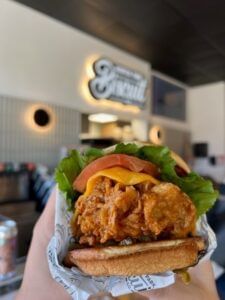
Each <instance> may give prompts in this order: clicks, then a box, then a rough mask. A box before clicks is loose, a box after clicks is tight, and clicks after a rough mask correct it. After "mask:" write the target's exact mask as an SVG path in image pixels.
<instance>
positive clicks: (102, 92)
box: [88, 58, 147, 108]
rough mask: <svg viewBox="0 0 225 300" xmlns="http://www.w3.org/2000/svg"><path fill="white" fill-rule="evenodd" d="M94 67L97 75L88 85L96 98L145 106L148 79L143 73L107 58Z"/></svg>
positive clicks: (100, 60)
mask: <svg viewBox="0 0 225 300" xmlns="http://www.w3.org/2000/svg"><path fill="white" fill-rule="evenodd" d="M93 69H94V72H95V77H94V78H93V79H91V80H90V81H89V83H88V85H89V89H90V92H91V94H92V96H93V97H94V98H95V99H98V100H99V99H108V100H111V101H116V102H120V103H123V104H129V105H135V106H139V107H141V108H143V107H144V105H145V101H146V98H145V92H146V87H147V80H146V79H145V78H144V76H143V75H141V74H139V73H137V72H134V71H132V70H129V69H127V68H125V67H123V66H119V65H116V64H114V63H113V62H111V61H110V60H109V59H105V58H102V59H99V60H97V61H96V62H95V63H94V65H93Z"/></svg>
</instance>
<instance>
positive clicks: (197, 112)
mask: <svg viewBox="0 0 225 300" xmlns="http://www.w3.org/2000/svg"><path fill="white" fill-rule="evenodd" d="M188 121H189V124H190V129H191V133H192V141H193V142H208V143H209V154H210V155H223V154H225V84H224V82H218V83H213V84H207V85H202V86H198V87H193V88H190V89H189V91H188Z"/></svg>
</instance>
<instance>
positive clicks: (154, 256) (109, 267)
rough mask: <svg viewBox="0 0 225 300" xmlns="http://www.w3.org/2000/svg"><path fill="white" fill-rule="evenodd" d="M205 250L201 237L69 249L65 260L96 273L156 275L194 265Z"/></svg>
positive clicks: (91, 273)
mask: <svg viewBox="0 0 225 300" xmlns="http://www.w3.org/2000/svg"><path fill="white" fill-rule="evenodd" d="M203 250H205V242H204V240H203V239H202V238H201V237H193V238H187V239H179V240H166V241H156V242H151V243H140V244H134V245H129V246H111V247H102V248H85V249H77V250H73V251H70V252H68V254H67V256H66V258H65V260H64V263H65V265H66V266H68V267H72V266H74V265H76V266H78V267H79V268H80V269H81V270H82V271H83V272H84V273H86V274H89V275H94V276H110V275H121V276H131V275H134V276H135V275H142V274H155V273H161V272H166V271H172V270H177V269H183V268H186V267H189V266H192V265H194V264H196V263H197V262H198V258H199V253H200V252H201V251H203Z"/></svg>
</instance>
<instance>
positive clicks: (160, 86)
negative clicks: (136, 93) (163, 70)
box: [152, 76, 186, 121]
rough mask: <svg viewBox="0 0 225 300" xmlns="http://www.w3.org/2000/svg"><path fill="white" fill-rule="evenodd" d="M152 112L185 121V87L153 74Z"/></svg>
mask: <svg viewBox="0 0 225 300" xmlns="http://www.w3.org/2000/svg"><path fill="white" fill-rule="evenodd" d="M152 113H153V114H155V115H159V116H163V117H167V118H172V119H176V120H179V121H185V120H186V91H185V89H184V88H181V87H180V86H177V85H175V84H173V83H171V82H168V81H165V80H163V79H161V78H159V77H156V76H153V97H152Z"/></svg>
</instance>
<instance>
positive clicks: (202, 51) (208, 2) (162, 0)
mask: <svg viewBox="0 0 225 300" xmlns="http://www.w3.org/2000/svg"><path fill="white" fill-rule="evenodd" d="M17 1H18V2H21V3H23V4H25V5H28V6H30V7H32V8H34V9H37V10H39V11H41V12H43V13H45V14H47V15H49V16H51V17H53V18H56V19H58V20H61V21H62V22H64V23H67V24H69V25H71V26H73V27H76V28H79V29H81V30H83V31H85V32H87V33H89V34H92V35H94V36H96V37H98V38H100V39H102V40H104V41H106V42H108V43H111V44H113V45H115V46H117V47H119V48H121V49H123V50H126V51H128V52H130V53H132V54H134V55H137V56H139V57H141V58H143V59H145V60H147V61H149V62H150V63H151V64H152V67H153V68H154V69H155V70H159V71H161V72H163V73H165V74H168V75H170V76H172V77H174V78H176V79H178V80H181V81H183V82H185V83H187V84H189V85H199V84H204V83H209V82H215V81H220V80H225V0H188V1H187V0H17Z"/></svg>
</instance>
